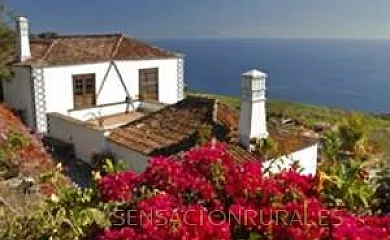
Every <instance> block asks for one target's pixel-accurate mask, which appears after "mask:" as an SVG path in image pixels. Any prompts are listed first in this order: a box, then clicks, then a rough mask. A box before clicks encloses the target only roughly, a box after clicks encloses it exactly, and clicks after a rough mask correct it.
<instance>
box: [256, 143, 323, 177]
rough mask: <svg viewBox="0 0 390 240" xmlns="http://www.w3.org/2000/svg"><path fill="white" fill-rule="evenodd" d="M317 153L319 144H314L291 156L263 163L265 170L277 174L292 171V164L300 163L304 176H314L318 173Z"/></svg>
mask: <svg viewBox="0 0 390 240" xmlns="http://www.w3.org/2000/svg"><path fill="white" fill-rule="evenodd" d="M317 153H318V144H317V143H316V144H313V145H311V146H309V147H306V148H303V149H301V150H298V151H296V152H293V153H292V154H290V155H289V156H282V157H280V158H278V159H276V160H268V161H266V162H264V163H263V166H264V169H269V172H270V173H277V172H280V171H281V170H283V169H290V168H291V164H293V163H294V162H296V161H298V164H299V166H300V167H301V168H302V169H303V172H302V174H303V175H310V174H312V175H313V176H314V175H315V174H316V171H317Z"/></svg>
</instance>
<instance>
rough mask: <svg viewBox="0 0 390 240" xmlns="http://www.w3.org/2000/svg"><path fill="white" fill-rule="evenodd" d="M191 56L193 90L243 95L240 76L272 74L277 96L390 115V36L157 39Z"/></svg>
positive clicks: (188, 73)
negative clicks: (254, 71)
mask: <svg viewBox="0 0 390 240" xmlns="http://www.w3.org/2000/svg"><path fill="white" fill-rule="evenodd" d="M151 42H152V43H155V44H156V45H158V46H160V47H163V48H167V49H170V50H173V51H179V52H180V53H183V54H184V55H185V57H186V65H185V66H186V82H187V84H188V87H189V89H192V90H195V91H200V92H208V93H215V94H223V95H230V96H235V97H239V96H240V76H241V73H243V72H244V71H246V70H249V69H252V68H258V69H260V70H263V71H265V72H267V73H268V74H269V78H268V95H269V98H271V99H280V100H284V101H293V102H301V103H307V104H314V105H321V106H326V107H336V108H341V109H347V110H354V111H364V112H374V113H388V112H390V106H389V105H388V104H387V102H390V96H389V94H388V92H389V90H390V69H389V68H388V67H387V63H388V62H390V39H384V38H383V39H357V38H355V39H342V38H340V39H336V38H329V39H314V38H313V39H312V38H310V39H308V38H305V39H290V38H289V39H287V38H262V39H254V38H250V39H248V38H247V39H237V38H225V39H221V38H212V39H210V38H195V39H190V38H188V39H177V38H175V39H155V40H152V41H151Z"/></svg>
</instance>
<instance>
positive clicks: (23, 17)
mask: <svg viewBox="0 0 390 240" xmlns="http://www.w3.org/2000/svg"><path fill="white" fill-rule="evenodd" d="M15 19H16V21H18V22H28V18H27V17H25V16H17V17H15Z"/></svg>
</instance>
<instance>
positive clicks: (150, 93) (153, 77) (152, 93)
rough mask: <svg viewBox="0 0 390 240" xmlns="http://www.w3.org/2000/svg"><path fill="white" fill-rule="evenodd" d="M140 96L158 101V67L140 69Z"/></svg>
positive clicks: (142, 98) (141, 98)
mask: <svg viewBox="0 0 390 240" xmlns="http://www.w3.org/2000/svg"><path fill="white" fill-rule="evenodd" d="M139 98H140V100H153V101H158V68H148V69H140V70H139Z"/></svg>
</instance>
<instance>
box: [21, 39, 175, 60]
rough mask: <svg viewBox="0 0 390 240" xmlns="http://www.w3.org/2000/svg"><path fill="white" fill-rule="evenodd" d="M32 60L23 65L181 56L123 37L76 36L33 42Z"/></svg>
mask: <svg viewBox="0 0 390 240" xmlns="http://www.w3.org/2000/svg"><path fill="white" fill-rule="evenodd" d="M31 55H32V57H31V59H29V60H28V61H26V62H25V63H22V64H27V65H31V64H48V65H66V64H78V63H93V62H100V61H108V60H132V59H148V58H171V57H176V56H177V54H176V53H174V52H170V51H167V50H163V49H160V48H158V47H155V46H153V45H150V44H148V43H145V42H142V41H139V40H136V39H133V38H129V37H126V36H124V35H122V34H108V35H73V36H59V37H53V38H49V39H35V40H32V41H31Z"/></svg>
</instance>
